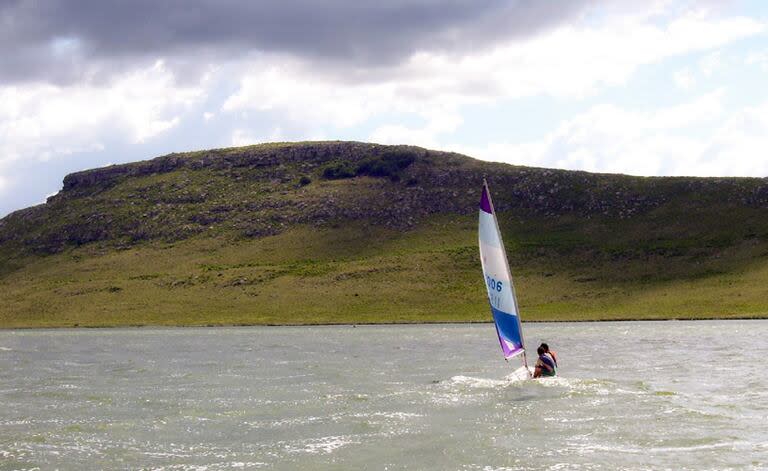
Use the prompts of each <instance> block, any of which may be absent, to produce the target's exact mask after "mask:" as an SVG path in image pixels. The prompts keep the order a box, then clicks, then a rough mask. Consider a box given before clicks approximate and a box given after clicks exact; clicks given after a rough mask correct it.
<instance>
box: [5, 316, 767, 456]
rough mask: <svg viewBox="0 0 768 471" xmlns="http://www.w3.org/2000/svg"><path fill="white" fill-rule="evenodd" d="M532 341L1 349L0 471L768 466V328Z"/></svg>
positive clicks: (254, 338)
mask: <svg viewBox="0 0 768 471" xmlns="http://www.w3.org/2000/svg"><path fill="white" fill-rule="evenodd" d="M524 330H525V335H526V340H527V342H528V344H529V346H532V347H535V346H536V345H538V344H539V343H540V342H541V341H546V342H548V343H549V345H550V346H551V347H552V348H553V349H554V350H555V351H557V353H558V357H559V361H560V374H561V376H560V377H558V378H553V379H545V380H540V381H508V380H506V379H505V378H506V377H507V375H509V374H510V373H511V372H512V371H513V370H514V369H515V368H517V367H518V366H519V362H518V361H517V360H514V361H510V363H509V364H507V363H505V362H504V360H503V358H502V357H501V352H500V349H499V346H498V341H497V339H496V337H495V332H494V328H493V325H492V324H478V325H413V326H358V327H353V326H332V327H330V326H329V327H239V328H200V329H197V328H135V329H104V330H77V329H73V330H68V329H67V330H16V331H13V330H11V331H0V404H1V405H2V407H1V408H0V469H2V470H6V469H73V470H74V469H77V470H86V469H155V470H217V469H286V470H288V469H320V470H325V469H328V470H344V469H350V470H356V469H382V470H383V469H389V470H398V469H414V470H446V469H451V470H453V469H455V470H482V471H486V470H488V471H490V470H517V469H520V470H523V469H526V470H528V469H542V470H543V469H547V470H558V469H582V470H592V469H595V470H597V469H604V470H615V469H670V470H683V469H696V470H702V469H718V470H722V469H766V468H768V426H766V423H767V422H766V417H767V416H768V375H766V374H765V372H763V371H762V370H761V369H760V365H761V364H762V363H763V360H764V358H765V356H766V355H768V321H693V322H682V321H667V322H603V323H551V324H547V323H543V324H524ZM533 356H535V355H533Z"/></svg>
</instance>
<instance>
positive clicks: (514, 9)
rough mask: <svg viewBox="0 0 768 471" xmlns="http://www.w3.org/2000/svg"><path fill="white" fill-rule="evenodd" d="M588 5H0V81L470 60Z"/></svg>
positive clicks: (216, 1)
mask: <svg viewBox="0 0 768 471" xmlns="http://www.w3.org/2000/svg"><path fill="white" fill-rule="evenodd" d="M587 2H588V0H563V1H552V0H548V1H541V0H507V1H494V0H408V1H406V0H383V1H365V0H293V1H291V0H282V1H281V0H275V1H259V0H240V1H236V0H169V1H162V0H136V1H117V0H115V1H105V0H76V1H71V0H47V1H46V0H38V1H24V0H13V1H10V0H0V81H3V82H9V81H26V80H44V81H59V82H61V81H63V82H67V81H72V80H83V78H84V77H85V78H88V77H96V76H99V75H100V74H104V73H109V71H110V70H116V69H120V68H121V66H126V65H127V64H131V63H134V62H136V61H142V60H154V59H157V58H160V57H162V58H166V59H169V60H170V61H171V62H173V61H174V60H178V61H179V63H187V64H188V63H190V62H192V63H194V62H196V61H201V62H206V61H216V60H226V59H232V58H236V57H238V56H240V55H245V54H250V53H257V52H266V53H285V54H290V55H294V56H296V57H299V58H301V59H304V60H308V61H310V62H316V61H331V62H334V63H336V64H347V65H354V66H362V67H367V66H371V65H381V64H392V63H397V62H398V61H400V60H402V59H404V58H406V57H408V56H409V55H410V54H412V53H413V52H414V51H419V50H431V51H434V50H438V51H444V50H450V51H457V52H471V51H473V50H476V49H478V48H482V47H487V46H489V45H491V44H493V43H494V42H495V41H498V40H500V39H505V38H510V37H515V36H525V35H528V34H531V33H534V32H536V31H538V30H540V29H542V28H547V27H550V26H552V25H554V24H556V23H558V22H561V21H564V20H566V19H568V18H570V17H572V16H573V15H576V14H578V13H579V12H580V11H581V10H582V9H583V7H584V6H585V3H587Z"/></svg>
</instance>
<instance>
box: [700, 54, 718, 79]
mask: <svg viewBox="0 0 768 471" xmlns="http://www.w3.org/2000/svg"><path fill="white" fill-rule="evenodd" d="M722 63H723V60H722V54H721V53H720V51H715V52H712V53H709V54H707V55H706V56H704V57H702V58H701V60H700V61H699V68H700V69H701V73H702V74H704V76H705V77H709V76H710V75H712V74H713V73H715V72H716V71H717V69H719V68H720V67H721V66H722Z"/></svg>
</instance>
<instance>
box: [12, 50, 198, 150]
mask: <svg viewBox="0 0 768 471" xmlns="http://www.w3.org/2000/svg"><path fill="white" fill-rule="evenodd" d="M201 96H202V90H201V89H200V88H197V87H178V86H177V84H176V83H175V82H174V77H173V75H172V74H171V73H170V72H169V71H168V70H167V69H166V68H165V67H164V65H163V63H162V62H157V63H156V64H155V65H153V66H152V67H149V68H147V69H143V70H137V71H134V72H132V73H130V74H127V75H125V76H122V77H120V78H119V79H117V80H115V81H114V82H111V83H109V84H107V85H104V86H95V85H74V86H69V87H59V86H54V85H48V84H35V85H26V86H23V87H22V86H19V87H14V86H5V87H0V162H5V163H8V162H10V161H12V160H16V159H20V158H37V159H42V160H46V159H50V158H52V157H55V156H56V155H61V154H71V153H74V152H80V151H87V150H98V149H102V148H103V142H102V141H103V139H104V138H105V137H108V136H115V135H117V136H123V137H125V138H127V139H129V140H131V141H133V142H142V141H144V140H146V139H149V138H151V137H153V136H155V135H157V134H160V133H162V132H164V131H166V130H168V129H170V128H172V127H174V126H176V125H177V124H178V123H179V119H180V117H179V113H180V112H181V111H182V109H183V108H184V107H186V106H188V105H190V104H191V103H193V102H195V101H196V100H198V99H199V98H200V97H201Z"/></svg>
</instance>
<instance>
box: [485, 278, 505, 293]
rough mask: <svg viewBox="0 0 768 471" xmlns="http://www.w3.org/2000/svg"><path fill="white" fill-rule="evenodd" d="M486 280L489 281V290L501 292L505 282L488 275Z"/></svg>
mask: <svg viewBox="0 0 768 471" xmlns="http://www.w3.org/2000/svg"><path fill="white" fill-rule="evenodd" d="M485 281H486V283H488V289H489V290H491V291H498V292H501V288H502V284H503V283H502V282H501V281H496V280H494V279H493V278H491V277H490V276H487V275H486V276H485Z"/></svg>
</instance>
